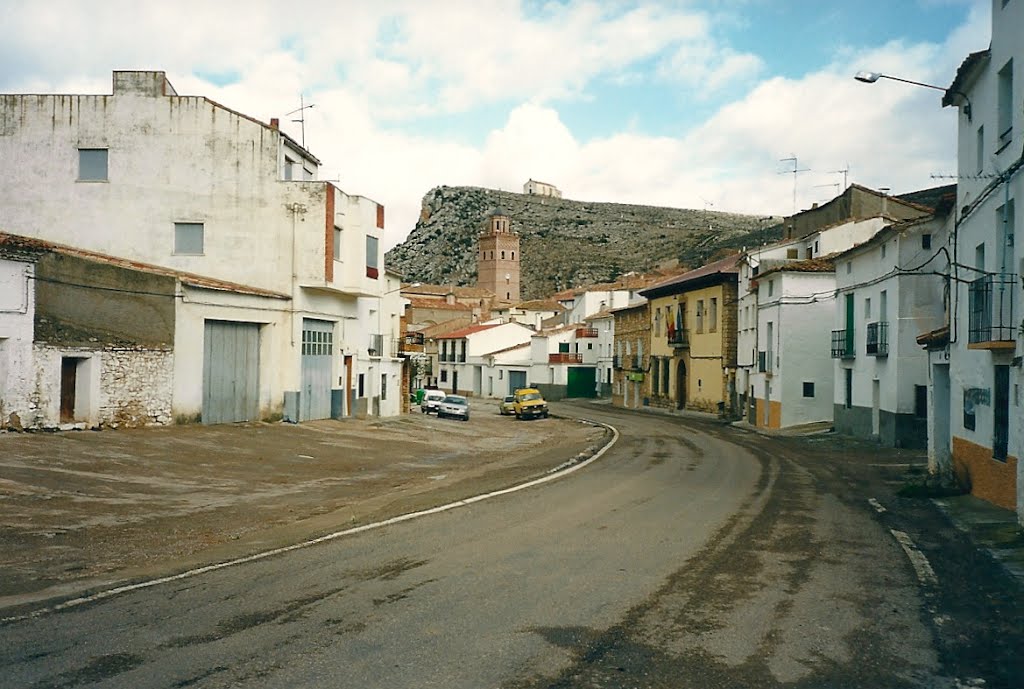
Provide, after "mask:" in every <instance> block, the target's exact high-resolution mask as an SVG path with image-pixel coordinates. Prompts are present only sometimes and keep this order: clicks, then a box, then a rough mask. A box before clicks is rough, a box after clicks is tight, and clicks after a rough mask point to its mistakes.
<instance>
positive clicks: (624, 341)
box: [611, 299, 651, 409]
mask: <svg viewBox="0 0 1024 689" xmlns="http://www.w3.org/2000/svg"><path fill="white" fill-rule="evenodd" d="M611 314H612V317H613V318H614V319H615V326H614V332H615V337H614V342H613V348H614V351H615V354H614V355H613V357H614V359H613V368H614V370H613V375H612V404H613V405H614V406H617V407H625V408H627V409H639V408H640V407H642V406H644V404H645V402H644V400H645V399H646V397H647V392H646V391H647V390H648V389H649V385H648V384H647V382H646V381H647V374H648V371H650V363H651V362H650V352H651V317H650V305H649V304H648V303H647V300H646V299H644V300H642V301H639V302H635V303H633V304H630V305H629V306H624V307H622V308H618V309H612V311H611Z"/></svg>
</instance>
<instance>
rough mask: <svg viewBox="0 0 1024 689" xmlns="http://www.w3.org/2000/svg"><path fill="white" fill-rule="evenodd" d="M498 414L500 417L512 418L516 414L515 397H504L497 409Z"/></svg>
mask: <svg viewBox="0 0 1024 689" xmlns="http://www.w3.org/2000/svg"><path fill="white" fill-rule="evenodd" d="M498 413H499V414H501V415H502V416H512V415H513V414H515V413H516V396H515V395H506V396H505V399H503V400H502V401H501V405H499V407H498Z"/></svg>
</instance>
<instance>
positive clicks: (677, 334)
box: [640, 254, 739, 412]
mask: <svg viewBox="0 0 1024 689" xmlns="http://www.w3.org/2000/svg"><path fill="white" fill-rule="evenodd" d="M738 259H739V254H736V255H733V256H729V257H727V258H724V259H722V260H719V261H716V262H714V263H709V264H708V265H706V266H703V267H701V268H697V269H696V270H692V271H690V272H688V273H684V274H683V275H681V276H679V277H677V278H673V279H671V280H667V281H665V282H662V283H660V284H657V285H655V286H653V287H650V288H648V289H646V290H643V291H642V292H641V293H640V294H641V295H642V296H644V297H646V298H647V299H648V300H649V304H650V309H649V314H650V332H651V347H650V353H651V357H650V375H649V378H650V382H649V385H648V390H649V393H648V394H649V398H648V399H649V403H650V405H651V406H657V407H664V408H668V409H695V410H699V411H706V412H722V411H725V410H727V409H728V410H732V409H733V408H734V406H735V383H736V284H737V279H738V273H739V269H738V266H737V261H738Z"/></svg>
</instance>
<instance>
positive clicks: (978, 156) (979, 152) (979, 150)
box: [974, 125, 985, 175]
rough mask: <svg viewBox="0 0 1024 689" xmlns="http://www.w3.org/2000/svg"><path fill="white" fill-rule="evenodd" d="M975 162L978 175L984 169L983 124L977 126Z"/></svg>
mask: <svg viewBox="0 0 1024 689" xmlns="http://www.w3.org/2000/svg"><path fill="white" fill-rule="evenodd" d="M974 153H975V161H974V162H975V164H974V166H975V167H976V168H978V174H979V175H980V174H981V173H983V172H984V171H985V126H984V125H982V126H981V127H978V140H977V142H976V143H975V146H974Z"/></svg>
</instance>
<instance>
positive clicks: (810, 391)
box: [804, 381, 814, 397]
mask: <svg viewBox="0 0 1024 689" xmlns="http://www.w3.org/2000/svg"><path fill="white" fill-rule="evenodd" d="M804 397H814V383H811V382H807V381H804Z"/></svg>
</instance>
